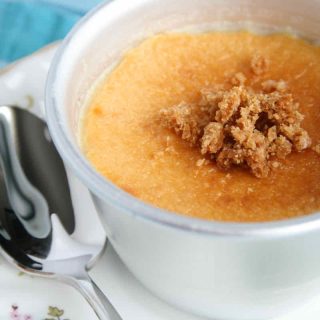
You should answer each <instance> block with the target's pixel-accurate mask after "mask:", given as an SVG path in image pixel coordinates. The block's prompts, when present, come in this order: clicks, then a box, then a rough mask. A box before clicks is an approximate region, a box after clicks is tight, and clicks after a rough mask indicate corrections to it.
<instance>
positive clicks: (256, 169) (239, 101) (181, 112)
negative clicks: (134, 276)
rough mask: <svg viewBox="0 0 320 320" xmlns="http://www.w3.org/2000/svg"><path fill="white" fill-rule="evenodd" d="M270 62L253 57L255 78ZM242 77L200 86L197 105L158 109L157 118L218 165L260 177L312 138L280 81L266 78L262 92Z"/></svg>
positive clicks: (182, 104) (303, 146) (296, 107)
mask: <svg viewBox="0 0 320 320" xmlns="http://www.w3.org/2000/svg"><path fill="white" fill-rule="evenodd" d="M268 66H269V61H268V60H267V59H266V58H264V57H263V56H261V55H255V56H254V57H253V58H252V60H251V64H250V68H251V72H252V73H253V74H254V76H255V77H258V76H261V75H262V74H264V73H265V72H266V71H267V69H268ZM246 80H247V78H246V76H245V75H244V74H243V73H241V72H238V73H236V74H235V75H234V76H233V77H232V78H231V81H230V82H231V87H230V85H229V86H227V85H214V86H212V87H206V88H203V89H202V90H201V92H200V94H201V99H200V101H199V103H197V104H190V103H185V102H181V103H180V104H178V105H175V106H172V107H169V108H165V109H162V110H161V111H160V120H161V124H162V126H164V127H166V128H169V129H173V130H174V131H175V132H176V134H178V135H179V136H180V137H181V138H182V139H183V140H185V141H187V142H189V143H190V145H191V146H193V147H198V148H199V149H200V152H201V154H202V155H203V156H205V157H206V158H208V159H210V160H212V161H215V162H216V163H217V165H218V167H219V168H221V169H224V170H226V169H229V168H230V167H231V166H242V167H247V168H249V169H250V170H251V172H252V173H253V174H254V175H255V176H256V177H258V178H263V177H267V176H268V174H269V172H270V170H271V169H274V168H278V167H279V166H280V163H279V162H278V161H277V160H278V159H284V158H285V157H286V156H287V155H289V154H290V153H291V152H294V151H296V152H301V151H303V150H305V149H307V148H309V147H310V146H311V139H310V137H309V134H308V133H307V131H306V130H304V129H303V128H302V127H301V122H302V120H303V118H304V117H303V115H302V114H301V113H300V112H299V103H298V102H296V101H295V100H294V98H293V96H292V93H290V92H289V91H288V86H287V83H286V82H285V81H284V80H278V81H276V80H264V81H262V82H261V83H260V87H261V89H260V90H253V88H251V87H250V86H246V85H245V82H246ZM319 149H320V148H317V150H319ZM317 152H318V151H317ZM197 165H198V166H199V165H202V162H201V164H200V162H199V164H197Z"/></svg>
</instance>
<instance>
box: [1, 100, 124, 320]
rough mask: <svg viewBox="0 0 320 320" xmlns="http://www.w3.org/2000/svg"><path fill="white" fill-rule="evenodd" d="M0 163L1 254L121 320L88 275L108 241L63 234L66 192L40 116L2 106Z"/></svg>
mask: <svg viewBox="0 0 320 320" xmlns="http://www.w3.org/2000/svg"><path fill="white" fill-rule="evenodd" d="M0 166H1V172H0V253H1V254H2V255H3V256H4V258H5V259H6V260H7V261H8V262H10V263H11V264H13V265H14V266H16V267H18V268H19V269H20V270H22V271H24V272H26V273H29V274H32V275H34V276H41V277H47V278H52V279H57V280H60V281H63V282H66V283H68V284H70V285H72V286H73V287H74V288H76V289H77V290H78V291H79V292H80V293H81V294H82V295H83V297H84V298H85V299H86V300H87V301H88V302H89V304H90V305H91V307H92V308H93V310H94V312H95V313H96V315H97V316H98V318H99V319H101V320H121V317H120V316H119V314H118V313H117V311H116V310H115V309H114V307H113V306H112V304H111V303H110V301H109V300H108V299H107V297H106V296H105V295H104V294H103V293H102V292H101V290H100V289H99V288H98V287H97V285H96V284H95V283H94V282H93V281H92V279H91V278H90V276H89V274H88V270H89V269H90V268H91V267H92V266H93V264H94V263H95V262H96V260H97V259H98V258H99V256H100V255H101V254H102V252H103V251H104V248H105V247H106V243H107V242H105V244H102V245H101V246H90V245H85V244H82V243H79V242H77V241H75V240H74V239H72V238H71V237H70V235H69V234H68V233H67V232H66V230H67V231H68V232H69V233H72V232H73V230H74V225H75V222H74V213H73V208H72V203H71V198H70V191H69V188H68V182H67V177H66V173H65V169H64V166H63V163H62V160H61V158H60V157H59V155H58V153H57V151H56V149H55V147H54V145H53V144H52V142H51V139H50V136H49V133H48V130H47V127H46V125H45V123H44V122H43V121H42V120H40V119H39V118H38V117H36V116H34V115H32V114H31V113H29V112H27V111H25V110H22V109H19V108H16V107H11V106H0ZM57 214H58V215H59V217H58V215H57ZM60 219H61V221H62V222H63V224H64V226H65V228H64V226H63V225H62V223H61V222H60Z"/></svg>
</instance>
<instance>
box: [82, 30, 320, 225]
mask: <svg viewBox="0 0 320 320" xmlns="http://www.w3.org/2000/svg"><path fill="white" fill-rule="evenodd" d="M88 101H89V102H88V107H87V108H86V110H85V113H84V116H83V127H82V144H83V146H82V147H83V150H84V153H85V155H86V157H87V158H88V159H89V161H90V162H91V163H92V164H93V166H94V167H95V168H96V170H97V171H98V172H100V173H101V174H102V175H103V176H105V177H106V178H107V179H109V180H111V181H112V182H113V183H115V184H116V185H117V186H119V187H120V188H122V189H123V190H125V191H127V192H128V193H130V194H132V195H133V196H135V197H137V198H139V199H141V200H143V201H145V202H147V203H150V204H153V205H154V206H156V207H159V208H164V209H167V210H169V211H173V212H177V213H181V214H184V215H187V216H193V217H198V218H203V219H210V220H218V221H237V222H254V221H271V220H279V219H285V218H289V217H296V216H301V215H304V214H309V213H312V212H315V211H318V210H319V209H320V161H319V160H320V155H319V153H320V144H319V143H320V130H319V126H320V48H319V47H317V46H315V45H313V44H311V43H309V42H306V41H304V40H302V39H299V38H296V37H294V36H291V35H287V34H272V35H258V34H254V33H250V32H245V31H239V32H210V33H198V34H197V33H195V34H188V33H171V34H161V35H157V36H153V37H151V38H149V39H147V40H145V41H144V42H142V43H141V44H140V45H139V46H138V47H136V48H133V49H131V50H129V51H128V52H127V53H126V54H125V55H124V57H123V59H122V60H121V61H120V63H119V64H118V65H117V66H116V67H115V68H114V69H113V70H112V71H111V72H109V73H106V74H105V75H104V76H103V79H101V80H100V81H99V83H98V84H97V85H96V86H95V88H94V90H93V93H92V95H91V96H90V99H89V100H88Z"/></svg>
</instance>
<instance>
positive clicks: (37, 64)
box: [0, 45, 320, 320]
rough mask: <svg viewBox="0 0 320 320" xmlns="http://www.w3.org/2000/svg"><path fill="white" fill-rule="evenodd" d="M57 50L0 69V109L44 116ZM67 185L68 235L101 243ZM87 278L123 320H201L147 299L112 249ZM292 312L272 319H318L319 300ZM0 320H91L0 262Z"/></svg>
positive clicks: (77, 193)
mask: <svg viewBox="0 0 320 320" xmlns="http://www.w3.org/2000/svg"><path fill="white" fill-rule="evenodd" d="M56 46H57V45H52V46H50V47H47V48H45V49H43V50H41V51H39V52H37V53H36V54H34V55H32V56H30V57H27V58H25V59H23V60H20V61H18V62H17V63H15V64H13V65H11V66H9V67H7V68H5V69H2V70H0V104H15V105H19V106H21V107H23V108H27V109H29V110H30V111H31V112H34V113H36V114H38V115H40V116H42V117H43V116H44V101H43V99H44V87H45V80H46V76H47V72H48V69H49V66H50V62H51V59H52V56H53V54H54V52H55V50H56ZM30 130H32V128H30ZM69 180H70V184H71V193H72V198H73V203H74V207H75V212H76V223H77V228H76V232H75V234H74V235H73V236H74V237H75V238H77V239H78V240H80V241H83V242H86V243H94V242H97V241H101V239H102V238H103V237H104V232H103V230H102V228H101V226H100V224H99V220H98V217H97V213H96V212H95V209H94V207H93V205H92V203H91V199H90V196H89V193H88V191H87V190H86V188H85V187H84V186H82V185H81V183H80V182H79V181H77V179H76V178H75V177H74V176H72V175H71V174H69ZM52 192H54V190H52ZM319 272H320V270H319ZM91 273H92V276H93V278H94V279H95V281H96V282H97V283H98V285H99V286H100V287H101V289H102V290H103V291H104V292H105V293H106V294H107V296H108V297H109V299H110V300H111V301H112V303H113V304H114V306H115V307H116V309H117V310H118V311H119V313H120V314H121V316H122V317H123V320H201V319H200V318H198V317H195V316H192V315H189V314H186V313H183V312H181V311H179V310H176V309H174V308H172V307H170V306H168V305H167V304H165V303H164V302H162V301H160V300H159V299H157V298H156V297H154V296H152V295H151V294H150V293H149V292H148V291H147V290H146V289H144V288H143V287H142V286H141V285H140V284H139V282H138V281H137V280H136V279H135V278H134V277H133V276H132V275H131V274H130V273H129V272H128V270H127V269H126V268H125V266H124V265H123V264H122V263H121V261H120V260H119V258H118V257H117V255H116V253H115V252H114V251H113V249H112V248H111V246H109V247H108V249H107V252H106V253H105V254H104V256H103V257H102V259H101V260H100V262H99V263H98V264H97V266H96V267H95V268H94V269H93V270H92V272H91ZM292 309H293V313H292V314H289V315H286V316H284V317H281V318H278V319H276V320H302V319H303V320H319V319H320V297H316V298H315V300H314V301H312V302H310V304H309V305H307V306H305V307H304V308H302V309H300V310H295V308H294V306H293V308H292ZM0 319H1V320H7V319H15V320H67V319H68V320H82V319H83V320H91V319H96V316H95V315H94V313H93V312H92V310H91V309H90V307H89V306H88V304H87V303H86V302H85V301H84V299H83V298H82V297H81V296H80V295H79V294H78V293H77V292H76V291H75V290H74V289H73V288H70V287H69V286H67V285H65V284H63V283H58V282H54V281H50V280H46V279H39V278H32V277H30V276H28V275H25V274H22V273H19V272H18V271H17V270H15V269H14V268H12V267H11V266H9V265H8V264H7V263H6V262H5V261H4V260H3V259H2V258H1V257H0Z"/></svg>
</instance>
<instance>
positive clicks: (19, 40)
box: [0, 0, 101, 67]
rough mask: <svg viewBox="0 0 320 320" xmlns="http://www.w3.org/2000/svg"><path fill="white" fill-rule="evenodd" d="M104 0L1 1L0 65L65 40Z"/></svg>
mask: <svg viewBox="0 0 320 320" xmlns="http://www.w3.org/2000/svg"><path fill="white" fill-rule="evenodd" d="M99 2H101V0H82V1H81V0H79V1H75V0H42V1H41V0H38V1H36V0H0V67H1V66H3V65H5V64H7V63H10V62H12V61H14V60H16V59H19V58H22V57H23V56H25V55H28V54H31V53H32V52H33V51H35V50H37V49H39V48H41V47H43V46H44V45H46V44H48V43H50V42H53V41H56V40H58V39H62V38H63V37H65V35H66V34H67V33H68V31H69V30H70V29H71V28H72V26H73V25H74V24H75V23H76V22H77V21H78V20H79V19H80V18H81V16H82V15H84V14H85V13H86V11H87V10H89V9H90V8H91V7H92V6H94V5H96V4H98V3H99Z"/></svg>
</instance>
